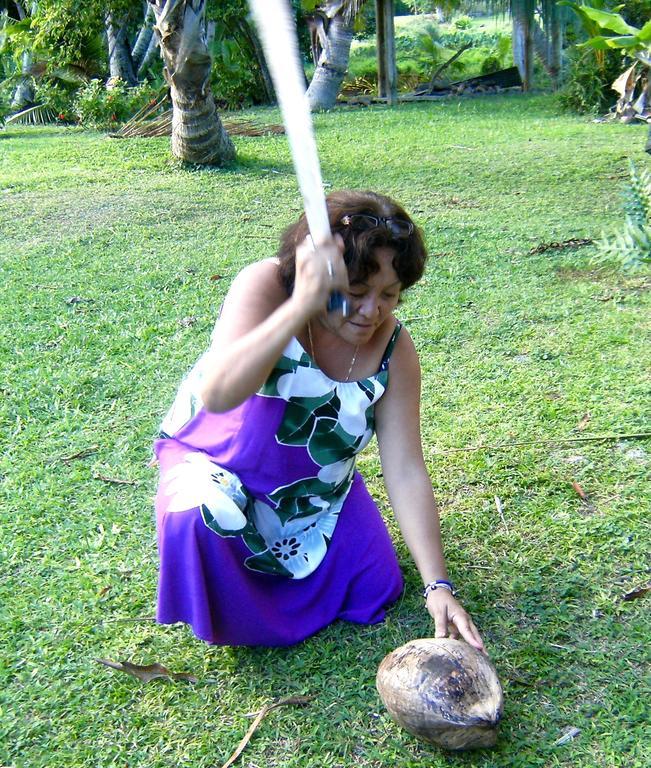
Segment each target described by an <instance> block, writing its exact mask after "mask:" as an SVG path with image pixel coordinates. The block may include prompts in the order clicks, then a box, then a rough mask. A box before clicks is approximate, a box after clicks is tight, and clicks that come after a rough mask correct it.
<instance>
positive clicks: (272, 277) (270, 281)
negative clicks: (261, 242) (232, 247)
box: [229, 258, 287, 301]
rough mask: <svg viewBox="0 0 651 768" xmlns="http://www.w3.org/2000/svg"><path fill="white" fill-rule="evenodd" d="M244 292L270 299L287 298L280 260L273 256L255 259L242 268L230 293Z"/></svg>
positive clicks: (279, 299) (281, 299) (280, 299)
mask: <svg viewBox="0 0 651 768" xmlns="http://www.w3.org/2000/svg"><path fill="white" fill-rule="evenodd" d="M243 292H247V293H253V294H255V295H263V296H265V297H266V298H267V299H269V300H274V299H276V300H278V301H283V300H284V299H286V298H287V294H286V292H285V289H284V288H283V285H282V283H281V282H280V276H279V272H278V260H277V259H274V258H271V259H263V260H262V261H255V262H253V263H252V264H248V265H247V266H246V267H244V268H243V269H242V270H240V272H238V274H237V276H236V278H235V279H234V280H233V283H232V285H231V289H230V291H229V293H231V294H241V293H243Z"/></svg>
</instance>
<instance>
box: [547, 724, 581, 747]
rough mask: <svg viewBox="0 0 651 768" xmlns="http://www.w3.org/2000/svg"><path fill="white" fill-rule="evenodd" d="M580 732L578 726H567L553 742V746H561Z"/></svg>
mask: <svg viewBox="0 0 651 768" xmlns="http://www.w3.org/2000/svg"><path fill="white" fill-rule="evenodd" d="M580 733H581V729H580V728H568V729H567V730H566V731H565V733H564V734H563V735H562V736H561V738H560V739H558V740H557V741H555V742H554V746H555V747H561V746H562V745H563V744H567V743H568V741H573V740H574V739H576V737H577V736H578V735H579V734H580Z"/></svg>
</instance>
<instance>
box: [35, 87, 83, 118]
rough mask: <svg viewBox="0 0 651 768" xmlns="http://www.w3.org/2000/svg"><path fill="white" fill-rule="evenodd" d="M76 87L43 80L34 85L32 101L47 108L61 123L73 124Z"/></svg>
mask: <svg viewBox="0 0 651 768" xmlns="http://www.w3.org/2000/svg"><path fill="white" fill-rule="evenodd" d="M77 88H78V86H77V85H76V84H73V85H70V84H68V83H65V82H62V81H61V80H52V79H43V80H39V81H38V82H37V83H36V87H35V92H34V101H35V102H36V103H37V104H44V105H46V106H47V107H49V108H50V109H51V110H52V112H53V113H54V114H55V115H56V118H57V120H60V121H61V122H75V120H76V112H75V106H74V102H75V96H76V91H77Z"/></svg>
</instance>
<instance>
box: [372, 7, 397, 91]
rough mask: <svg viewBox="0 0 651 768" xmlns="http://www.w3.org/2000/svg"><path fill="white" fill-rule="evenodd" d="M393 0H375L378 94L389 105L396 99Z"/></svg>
mask: <svg viewBox="0 0 651 768" xmlns="http://www.w3.org/2000/svg"><path fill="white" fill-rule="evenodd" d="M393 13H394V6H393V0H375V26H376V35H377V68H378V95H379V96H380V98H383V99H386V100H387V103H388V104H389V106H393V105H394V104H395V103H396V102H397V101H398V71H397V69H396V39H395V28H394V25H393Z"/></svg>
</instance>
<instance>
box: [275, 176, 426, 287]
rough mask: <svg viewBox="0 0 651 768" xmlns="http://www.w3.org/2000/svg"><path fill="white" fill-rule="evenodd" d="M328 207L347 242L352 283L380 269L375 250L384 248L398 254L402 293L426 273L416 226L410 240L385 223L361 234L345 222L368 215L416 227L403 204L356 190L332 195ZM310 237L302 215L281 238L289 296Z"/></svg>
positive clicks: (333, 227) (283, 276)
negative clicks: (298, 249) (302, 248)
mask: <svg viewBox="0 0 651 768" xmlns="http://www.w3.org/2000/svg"><path fill="white" fill-rule="evenodd" d="M326 204H327V207H328V218H329V219H330V228H331V230H332V233H333V234H335V233H339V234H340V235H341V237H342V238H343V241H344V261H345V262H346V266H347V267H348V274H349V277H350V282H351V283H354V282H363V281H364V280H365V279H366V278H367V277H368V276H369V275H372V274H374V273H375V272H377V271H378V270H379V269H380V266H379V264H378V262H377V259H376V258H375V250H376V248H382V247H388V248H393V250H394V251H395V254H396V255H395V256H394V259H393V268H394V269H395V271H396V274H397V275H398V278H399V280H400V286H401V290H404V289H405V288H409V287H410V286H411V285H413V284H414V283H416V282H417V281H418V280H420V278H421V277H422V276H423V272H424V271H425V261H426V259H427V251H426V250H425V243H424V241H423V235H422V233H421V231H420V230H419V229H418V227H416V226H415V225H414V231H413V232H412V233H411V235H409V237H402V238H397V237H395V236H394V234H393V233H392V232H391V230H390V229H389V228H388V227H386V226H384V225H383V224H380V225H379V226H377V227H371V228H369V229H365V230H363V231H359V230H355V229H354V228H353V227H349V226H346V225H345V224H343V223H342V221H341V220H342V218H343V217H345V216H346V215H349V216H350V215H353V214H356V213H367V214H371V215H372V216H378V217H394V218H397V219H403V220H404V221H408V222H410V223H412V224H413V222H412V221H411V218H410V217H409V215H408V214H407V212H406V211H405V210H404V208H403V207H402V206H401V205H399V204H398V203H396V202H395V201H394V200H391V198H389V197H386V196H385V195H378V194H376V193H375V192H361V191H358V190H353V189H348V190H341V191H339V192H332V193H331V194H329V195H328V197H327V198H326ZM307 234H308V226H307V220H306V219H305V214H302V215H301V217H300V219H299V220H298V221H297V222H295V223H294V224H291V225H290V226H289V227H287V229H286V230H285V231H284V232H283V234H282V235H281V239H280V250H279V251H278V253H277V254H276V255H277V257H278V258H279V259H280V280H281V282H282V284H283V286H284V287H285V289H286V290H287V293H288V294H291V293H292V291H293V290H294V278H295V275H296V246H297V245H298V244H299V243H300V242H302V241H303V240H304V239H305V238H306V237H307Z"/></svg>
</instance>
